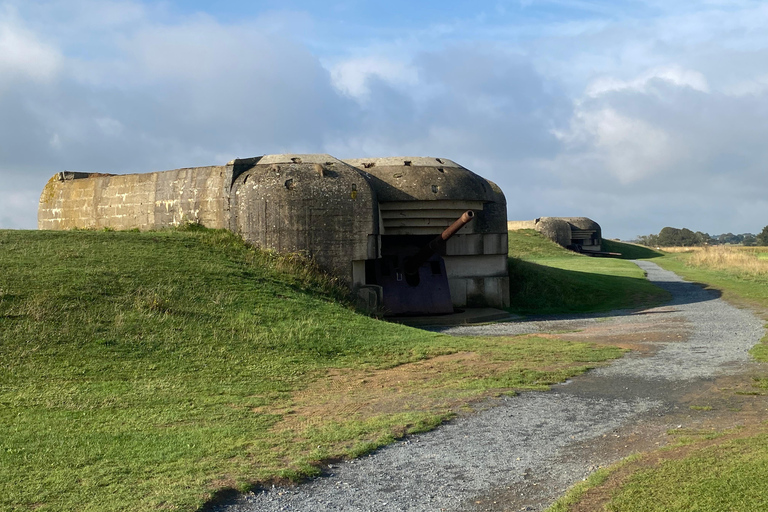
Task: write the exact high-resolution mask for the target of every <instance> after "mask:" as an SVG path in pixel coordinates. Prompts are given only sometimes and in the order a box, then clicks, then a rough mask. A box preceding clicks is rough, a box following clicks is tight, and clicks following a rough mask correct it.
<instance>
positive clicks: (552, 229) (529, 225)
mask: <svg viewBox="0 0 768 512" xmlns="http://www.w3.org/2000/svg"><path fill="white" fill-rule="evenodd" d="M507 229H509V230H510V231H516V230H518V229H535V230H536V231H538V232H539V233H541V234H542V235H544V236H546V237H547V238H549V239H550V240H552V241H553V242H556V243H558V244H560V245H562V246H563V247H565V248H566V249H571V250H573V251H576V252H584V253H599V252H601V251H602V241H603V238H602V230H601V229H600V224H598V223H597V222H595V221H593V220H592V219H588V218H587V217H539V218H538V219H536V220H511V221H509V222H507Z"/></svg>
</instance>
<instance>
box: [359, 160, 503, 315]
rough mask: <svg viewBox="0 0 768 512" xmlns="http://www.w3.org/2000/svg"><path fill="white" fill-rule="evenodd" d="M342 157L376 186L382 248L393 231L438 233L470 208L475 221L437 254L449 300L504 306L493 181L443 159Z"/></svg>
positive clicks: (498, 200) (498, 205)
mask: <svg viewBox="0 0 768 512" xmlns="http://www.w3.org/2000/svg"><path fill="white" fill-rule="evenodd" d="M345 162H346V163H348V164H350V165H353V166H355V167H357V168H358V169H360V171H361V172H363V173H365V174H366V176H367V177H368V178H369V180H370V181H371V183H372V185H373V188H374V189H375V190H376V193H377V195H378V199H379V205H380V209H381V219H382V220H381V226H382V229H381V235H382V245H383V247H384V251H385V252H386V251H387V245H388V244H391V243H398V242H399V240H398V239H396V238H395V237H397V236H401V235H405V236H418V235H438V234H440V233H441V232H442V230H444V229H445V228H446V227H448V226H449V225H450V224H451V223H452V222H453V221H454V220H456V219H457V218H458V217H459V216H461V214H462V213H463V212H464V211H466V210H473V211H474V212H475V213H476V217H475V220H474V221H473V222H472V223H470V224H468V225H467V226H466V227H464V228H462V230H461V231H460V232H459V233H457V234H456V235H455V236H453V237H452V238H451V239H450V240H448V243H447V244H446V248H445V254H443V255H442V256H443V259H444V260H445V266H446V270H447V273H448V282H449V284H450V293H451V299H452V301H453V304H454V305H455V306H459V307H463V306H472V307H484V306H491V307H506V306H508V305H509V277H508V271H507V253H508V248H507V226H506V220H507V213H506V212H507V201H506V198H505V197H504V193H503V192H502V191H501V189H500V188H499V187H498V186H497V185H496V184H495V183H493V182H491V181H488V180H486V179H485V178H482V177H480V176H478V175H477V174H475V173H473V172H472V171H470V170H469V169H466V168H464V167H462V166H461V165H459V164H457V163H456V162H453V161H451V160H448V159H445V158H431V157H411V156H403V157H387V158H360V159H355V160H345ZM390 237H391V238H390Z"/></svg>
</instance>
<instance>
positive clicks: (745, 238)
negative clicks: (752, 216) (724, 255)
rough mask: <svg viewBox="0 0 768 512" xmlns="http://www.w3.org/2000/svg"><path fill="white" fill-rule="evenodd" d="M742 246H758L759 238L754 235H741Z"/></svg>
mask: <svg viewBox="0 0 768 512" xmlns="http://www.w3.org/2000/svg"><path fill="white" fill-rule="evenodd" d="M741 245H743V246H745V247H752V246H755V245H757V237H756V236H755V235H753V234H752V233H744V234H743V235H741Z"/></svg>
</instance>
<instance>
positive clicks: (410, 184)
mask: <svg viewBox="0 0 768 512" xmlns="http://www.w3.org/2000/svg"><path fill="white" fill-rule="evenodd" d="M344 162H345V163H347V164H349V165H352V166H354V167H357V168H358V169H360V170H361V171H363V172H364V173H365V174H366V175H367V176H368V177H369V179H370V181H371V183H372V184H373V187H374V188H375V189H376V193H377V195H378V197H379V200H380V201H385V202H388V201H436V200H456V199H462V200H464V201H482V202H504V201H505V200H504V194H503V193H502V191H501V189H500V188H499V187H498V186H497V185H496V184H495V183H493V182H491V181H488V180H486V179H485V178H482V177H480V176H478V175H477V174H475V173H473V172H472V171H470V170H469V169H466V168H465V167H462V166H461V165H459V164H457V163H456V162H454V161H452V160H448V159H447V158H433V157H415V156H413V157H411V156H403V157H386V158H356V159H353V160H344Z"/></svg>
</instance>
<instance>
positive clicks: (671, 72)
mask: <svg viewBox="0 0 768 512" xmlns="http://www.w3.org/2000/svg"><path fill="white" fill-rule="evenodd" d="M656 80H662V81H664V82H666V83H669V84H672V85H674V86H676V87H688V88H690V89H693V90H695V91H700V92H709V85H708V84H707V79H706V78H705V77H704V75H703V74H701V73H699V72H698V71H695V70H691V69H684V68H682V67H681V66H677V65H671V66H664V67H657V68H654V69H650V70H648V71H646V72H644V73H642V74H641V75H640V76H638V77H636V78H634V79H632V80H621V79H618V78H614V77H601V78H598V79H596V80H594V81H593V82H592V83H590V84H589V85H588V86H587V90H586V94H587V95H588V96H591V97H597V96H600V95H601V94H606V93H610V92H616V91H627V90H630V91H637V92H649V91H650V90H651V89H652V88H653V84H654V81H656Z"/></svg>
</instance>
